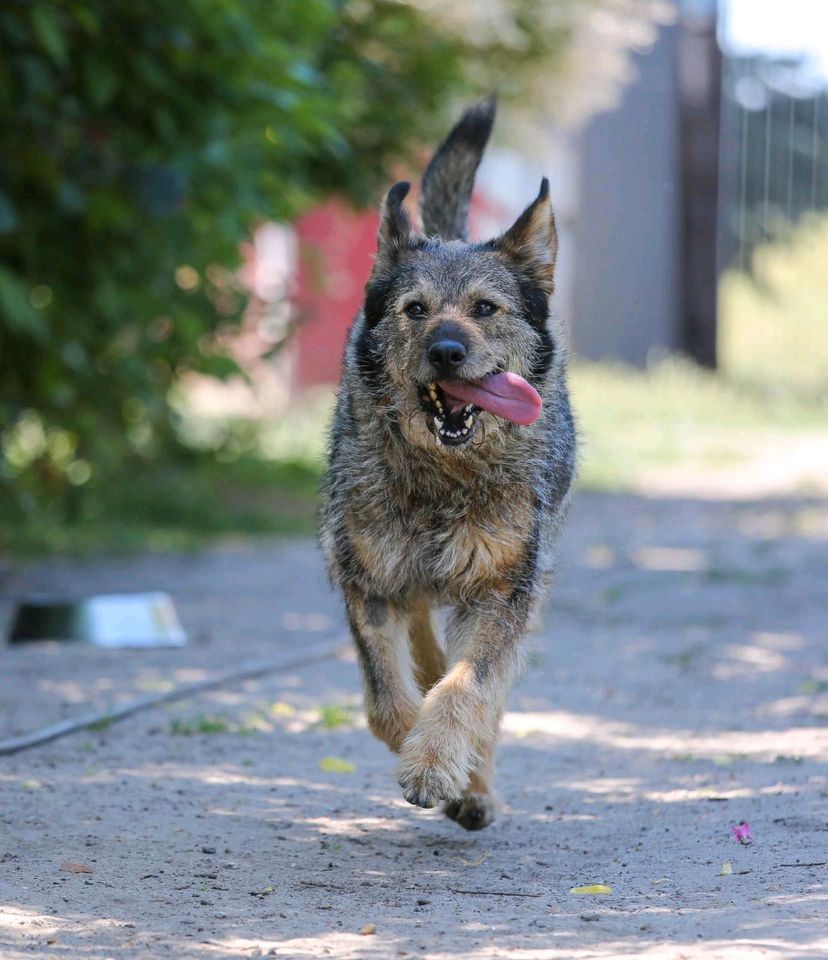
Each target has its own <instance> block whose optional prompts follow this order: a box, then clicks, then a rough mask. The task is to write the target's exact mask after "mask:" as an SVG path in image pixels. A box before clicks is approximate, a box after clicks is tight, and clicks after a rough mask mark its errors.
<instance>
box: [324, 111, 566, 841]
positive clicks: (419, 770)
mask: <svg viewBox="0 0 828 960" xmlns="http://www.w3.org/2000/svg"><path fill="white" fill-rule="evenodd" d="M493 118H494V103H493V102H488V103H485V104H481V105H476V106H474V107H472V108H471V109H470V110H468V111H467V112H466V113H465V114H464V115H463V117H462V118H461V120H460V121H459V123H458V124H457V126H456V127H455V128H454V129H453V130H452V132H451V133H450V134H449V136H448V138H447V139H446V141H445V142H444V143H443V145H442V146H441V147H440V148H439V150H438V151H437V153H436V154H435V156H434V158H433V160H432V161H431V163H430V165H429V167H428V170H427V172H426V175H425V180H424V184H423V190H422V195H421V211H422V221H423V224H424V227H425V231H426V232H425V234H423V233H420V232H418V231H417V230H416V229H415V228H414V226H413V225H412V223H411V220H410V218H409V215H408V213H407V212H406V209H405V206H404V199H405V196H406V194H407V192H408V184H404V183H403V184H397V185H396V186H394V187H392V188H391V190H390V191H389V192H388V195H387V196H386V199H385V201H384V203H383V207H382V214H381V224H380V228H379V236H378V249H377V256H376V261H375V263H374V267H373V270H372V273H371V276H370V278H369V280H368V283H367V285H366V289H365V304H364V308H363V309H362V310H361V311H360V313H359V315H358V316H357V318H356V321H355V323H354V325H353V327H352V329H351V332H350V335H349V339H348V343H347V347H346V351H345V358H344V365H343V373H342V384H341V388H340V392H339V400H338V404H337V409H336V414H335V418H334V423H333V428H332V432H331V441H330V458H329V465H328V470H327V474H326V477H325V482H324V488H323V493H324V502H323V510H322V531H321V538H322V545H323V549H324V552H325V555H326V558H327V561H328V566H329V570H330V574H331V577H332V580H333V581H334V583H335V584H337V585H338V586H339V588H340V589H341V590H342V592H343V595H344V599H345V605H346V610H347V614H348V620H349V623H350V627H351V631H352V634H353V638H354V643H355V645H356V649H357V652H358V655H359V660H360V665H361V668H362V673H363V678H364V688H365V707H366V713H367V717H368V722H369V726H370V728H371V730H372V731H373V732H374V733H375V734H376V735H377V736H378V737H380V738H381V739H382V740H384V741H385V742H386V743H387V744H388V745H389V747H391V749H392V750H394V751H395V752H397V753H399V755H400V767H399V771H398V777H399V782H400V785H401V787H402V791H403V795H404V796H405V798H406V799H407V800H409V801H410V802H411V803H414V804H418V805H420V806H424V807H431V806H435V805H437V804H438V803H442V804H443V807H444V809H445V811H446V813H447V814H448V815H449V816H450V817H452V818H453V819H455V820H457V821H458V822H459V823H460V824H461V825H462V826H464V827H466V828H467V829H479V828H480V827H483V826H486V825H487V824H488V823H489V822H491V820H492V818H493V816H494V802H493V799H492V767H493V752H494V746H495V742H496V739H497V730H498V726H499V723H500V717H501V713H502V709H503V703H504V700H505V697H506V695H507V693H508V691H509V688H510V686H511V684H512V682H513V680H514V678H515V676H516V673H517V671H518V669H519V664H520V645H521V639H522V637H523V634H524V633H525V631H526V628H527V624H528V622H529V620H530V617H531V615H532V613H533V611H534V610H535V608H536V607H537V606H538V604H539V603H540V601H541V598H542V597H543V594H544V592H545V590H546V589H547V587H548V585H549V582H550V578H551V573H552V569H553V554H552V548H553V545H554V542H555V540H556V538H557V535H558V532H559V529H560V526H561V522H562V519H563V516H564V513H565V510H566V505H567V502H568V499H569V493H570V486H571V483H572V478H573V473H574V465H575V430H574V426H573V421H572V416H571V413H570V406H569V398H568V394H567V386H566V348H565V341H564V336H563V332H562V331H561V329H560V326H559V323H558V321H557V319H556V317H555V314H554V311H553V310H552V309H551V298H552V295H553V292H554V269H555V257H556V252H557V236H556V232H555V222H554V217H553V213H552V209H551V205H550V201H549V188H548V182H547V181H546V180H545V179H544V180H543V182H542V184H541V188H540V192H539V193H538V195H537V197H536V199H535V200H534V201H533V203H532V204H530V206H529V207H528V208H527V209H526V210H525V211H524V213H523V214H521V216H520V217H519V218H518V220H517V221H516V222H515V224H514V225H513V226H512V227H511V228H510V229H509V230H507V231H506V233H504V234H503V235H502V236H500V237H497V238H495V239H494V240H490V241H488V242H485V243H469V242H467V241H466V240H465V239H464V237H465V235H466V216H467V211H468V205H469V198H470V195H471V189H472V184H473V181H474V175H475V172H476V170H477V166H478V164H479V162H480V158H481V155H482V153H483V150H484V148H485V145H486V141H487V139H488V136H489V132H490V130H491V126H492V121H493ZM491 408H494V409H491ZM495 410H496V411H497V412H495ZM443 606H448V607H449V608H450V612H449V616H448V623H447V628H446V631H445V633H446V636H445V639H444V641H442V642H441V640H440V638H439V630H438V625H437V621H436V618H435V610H436V609H437V608H439V607H443Z"/></svg>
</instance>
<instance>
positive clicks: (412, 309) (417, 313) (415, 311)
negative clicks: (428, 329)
mask: <svg viewBox="0 0 828 960" xmlns="http://www.w3.org/2000/svg"><path fill="white" fill-rule="evenodd" d="M405 312H406V313H407V314H408V315H409V317H424V316H425V312H426V308H425V307H424V306H423V305H422V304H421V303H420V301H419V300H414V301H413V302H412V303H409V304H408V305H407V306H406V307H405Z"/></svg>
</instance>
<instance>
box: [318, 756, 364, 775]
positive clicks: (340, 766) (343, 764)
mask: <svg viewBox="0 0 828 960" xmlns="http://www.w3.org/2000/svg"><path fill="white" fill-rule="evenodd" d="M319 769H320V770H324V771H325V772H326V773H353V772H354V771H355V770H356V764H355V763H351V761H350V760H343V759H342V757H323V758H322V759H321V760H320V761H319Z"/></svg>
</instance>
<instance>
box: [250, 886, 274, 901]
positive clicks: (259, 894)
mask: <svg viewBox="0 0 828 960" xmlns="http://www.w3.org/2000/svg"><path fill="white" fill-rule="evenodd" d="M273 892H274V888H273V887H265V888H264V890H251V891H250V896H251V897H258V898H259V899H260V900H262V899H264V898H265V897H269V896H270V895H271V894H272V893H273Z"/></svg>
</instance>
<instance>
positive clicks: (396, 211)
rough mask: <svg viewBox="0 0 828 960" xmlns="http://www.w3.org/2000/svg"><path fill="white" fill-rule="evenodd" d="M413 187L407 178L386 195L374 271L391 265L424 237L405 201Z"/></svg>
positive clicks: (381, 209) (381, 214) (382, 208)
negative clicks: (418, 230)
mask: <svg viewBox="0 0 828 960" xmlns="http://www.w3.org/2000/svg"><path fill="white" fill-rule="evenodd" d="M410 189H411V184H410V183H407V182H406V181H405V180H403V181H401V182H400V183H395V184H394V186H393V187H391V189H390V190H389V191H388V193H387V194H386V195H385V199H384V200H383V201H382V206H381V207H380V225H379V231H378V233H377V259H376V261H375V263H374V272H375V273H376V271H377V270H378V269H380V270H381V269H382V268H384V267H387V266H391V265H392V264H393V263H394V262H395V261H396V259H397V257H398V256H399V254H400V252H401V251H403V250H411V249H412V248H413V247H415V246H416V245H417V243H418V241H422V237H420V236H419V234H417V233H416V231H415V230H414V227H413V226H412V225H411V219H410V218H409V216H408V213H407V212H406V209H405V207H404V206H403V201H404V200H405V198H406V196H407V195H408V191H409V190H410Z"/></svg>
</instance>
